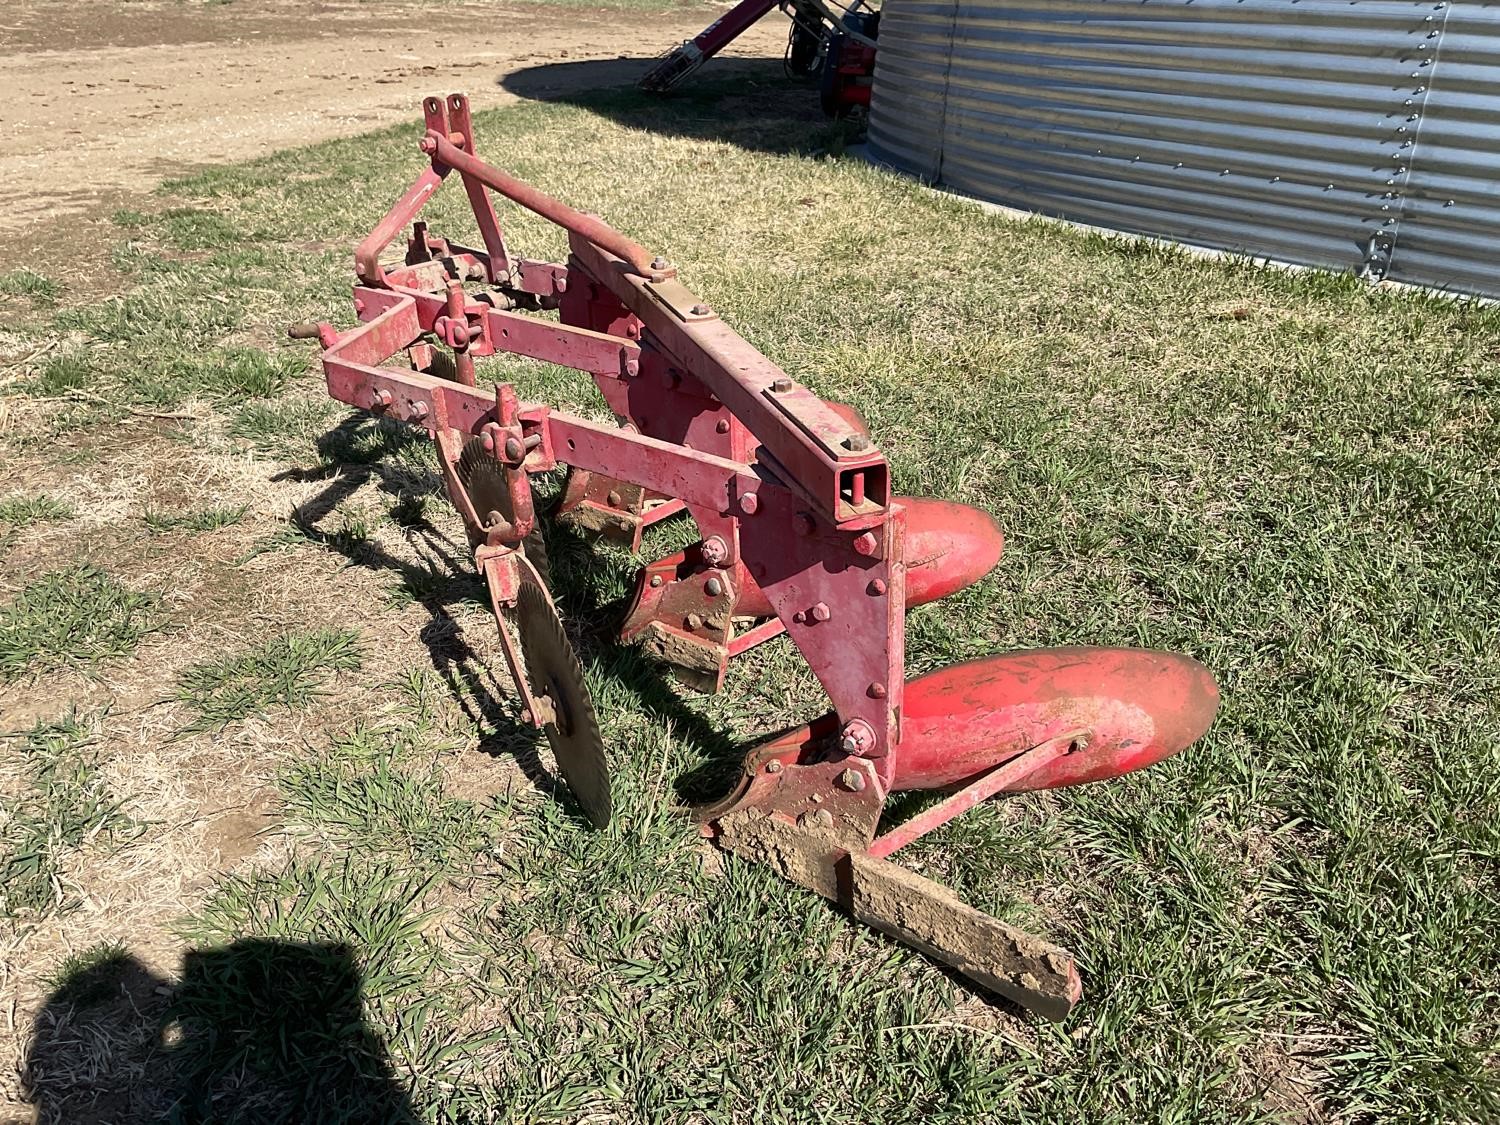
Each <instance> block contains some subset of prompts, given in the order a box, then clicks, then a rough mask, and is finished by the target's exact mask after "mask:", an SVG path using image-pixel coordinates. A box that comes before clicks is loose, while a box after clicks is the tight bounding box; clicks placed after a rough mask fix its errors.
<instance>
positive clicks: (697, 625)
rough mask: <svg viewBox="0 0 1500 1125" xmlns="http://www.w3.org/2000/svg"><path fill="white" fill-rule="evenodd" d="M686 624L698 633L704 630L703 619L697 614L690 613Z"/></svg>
mask: <svg viewBox="0 0 1500 1125" xmlns="http://www.w3.org/2000/svg"><path fill="white" fill-rule="evenodd" d="M684 624H686V625H687V627H688V628H689V629H691V630H693V631H694V632H696V631H697V630H699V629H701V628H703V618H702V617H700V616H698V614H696V613H690V614H688V615H687V618H686V619H685V621H684Z"/></svg>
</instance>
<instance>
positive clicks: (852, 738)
mask: <svg viewBox="0 0 1500 1125" xmlns="http://www.w3.org/2000/svg"><path fill="white" fill-rule="evenodd" d="M839 748H840V749H841V750H843V751H844V753H846V754H853V755H855V756H856V757H860V758H863V757H865V756H866V755H868V754H870V753H871V752H872V751H873V750H874V749H875V728H874V727H872V726H871V725H870V724H869V723H867V722H865V721H864V720H863V719H850V720H849V722H847V723H845V724H844V729H843V730H841V731H840V732H839Z"/></svg>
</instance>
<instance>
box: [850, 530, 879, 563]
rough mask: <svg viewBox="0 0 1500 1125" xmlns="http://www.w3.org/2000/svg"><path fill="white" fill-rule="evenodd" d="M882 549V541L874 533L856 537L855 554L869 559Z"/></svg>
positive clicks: (868, 532)
mask: <svg viewBox="0 0 1500 1125" xmlns="http://www.w3.org/2000/svg"><path fill="white" fill-rule="evenodd" d="M879 547H880V540H879V539H876V538H875V533H874V532H873V531H864V532H861V533H860V534H858V535H856V536H855V537H854V553H855V554H857V555H864V556H865V557H866V558H869V557H870V556H871V555H873V554H874V553H875V552H876V550H877V549H878V548H879Z"/></svg>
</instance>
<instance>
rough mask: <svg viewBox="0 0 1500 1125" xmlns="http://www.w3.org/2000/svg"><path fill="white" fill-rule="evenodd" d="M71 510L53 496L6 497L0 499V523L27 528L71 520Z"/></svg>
mask: <svg viewBox="0 0 1500 1125" xmlns="http://www.w3.org/2000/svg"><path fill="white" fill-rule="evenodd" d="M73 515H74V513H73V509H72V508H71V507H69V506H68V505H67V504H65V503H64V502H63V501H61V500H58V499H57V498H56V497H53V496H22V495H14V496H6V497H4V498H3V499H0V523H8V524H10V525H12V526H13V527H29V526H30V525H31V524H34V523H51V522H55V521H57V520H70V519H72V518H73Z"/></svg>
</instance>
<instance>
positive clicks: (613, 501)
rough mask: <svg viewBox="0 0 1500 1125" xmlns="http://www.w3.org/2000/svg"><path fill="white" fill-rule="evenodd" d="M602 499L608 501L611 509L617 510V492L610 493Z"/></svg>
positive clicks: (618, 503) (618, 496)
mask: <svg viewBox="0 0 1500 1125" xmlns="http://www.w3.org/2000/svg"><path fill="white" fill-rule="evenodd" d="M604 499H605V500H607V501H609V506H610V507H611V508H618V507H619V506H620V494H619V493H618V492H610V493H609V495H607V496H606V497H605V498H604Z"/></svg>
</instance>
